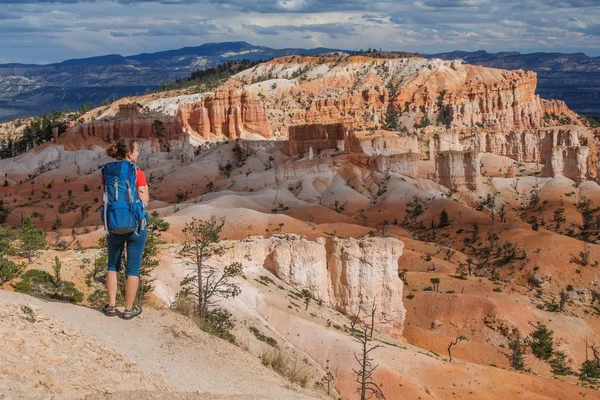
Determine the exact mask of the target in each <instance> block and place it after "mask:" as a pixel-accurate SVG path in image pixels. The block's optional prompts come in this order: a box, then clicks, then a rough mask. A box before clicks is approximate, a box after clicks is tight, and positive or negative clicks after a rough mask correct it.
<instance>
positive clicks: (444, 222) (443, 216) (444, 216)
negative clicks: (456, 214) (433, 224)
mask: <svg viewBox="0 0 600 400" xmlns="http://www.w3.org/2000/svg"><path fill="white" fill-rule="evenodd" d="M448 225H450V218H449V217H448V213H447V212H446V209H443V210H442V212H441V213H440V223H439V224H438V228H444V227H446V226H448Z"/></svg>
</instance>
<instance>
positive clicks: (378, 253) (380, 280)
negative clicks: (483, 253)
mask: <svg viewBox="0 0 600 400" xmlns="http://www.w3.org/2000/svg"><path fill="white" fill-rule="evenodd" d="M227 246H228V249H227V250H226V251H225V252H224V253H223V254H221V255H220V256H219V257H218V261H219V262H220V263H225V264H226V263H231V262H234V261H238V262H241V263H242V264H243V265H244V267H245V268H248V267H258V268H265V269H267V270H269V271H270V272H272V273H273V274H274V275H276V276H277V277H278V278H279V279H281V280H282V281H284V282H286V283H288V284H290V285H293V286H295V287H296V288H298V289H306V290H309V291H310V292H311V294H312V295H313V297H314V298H316V299H319V300H322V301H323V302H324V303H325V304H328V305H330V306H331V307H333V308H335V309H337V310H339V311H341V312H343V313H345V314H347V315H355V314H357V313H359V312H360V315H361V316H362V317H363V318H366V315H367V314H368V313H369V312H370V310H371V307H372V306H373V304H375V306H376V308H377V311H376V315H375V321H376V327H377V329H379V330H383V331H387V332H389V333H390V334H393V335H397V336H400V335H402V329H403V325H404V318H405V314H406V310H405V309H404V305H403V303H402V291H403V284H402V281H401V280H400V279H399V278H398V259H399V257H400V256H401V255H402V250H403V247H404V244H403V243H402V242H401V241H399V240H398V239H394V238H364V239H352V238H350V239H339V238H333V239H331V240H330V241H326V240H325V239H324V238H317V239H316V240H315V241H310V240H306V238H305V237H303V236H298V235H275V236H273V237H270V238H268V239H264V238H263V237H262V236H259V237H249V238H248V239H245V240H243V241H241V242H229V243H227Z"/></svg>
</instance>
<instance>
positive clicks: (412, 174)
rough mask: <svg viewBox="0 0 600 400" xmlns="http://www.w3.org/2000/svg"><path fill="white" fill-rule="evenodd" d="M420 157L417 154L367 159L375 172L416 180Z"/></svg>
mask: <svg viewBox="0 0 600 400" xmlns="http://www.w3.org/2000/svg"><path fill="white" fill-rule="evenodd" d="M420 158H421V157H420V156H419V154H417V153H403V154H394V155H391V156H375V157H370V158H369V165H370V166H371V167H372V168H373V169H374V170H375V171H377V172H380V173H386V172H392V173H396V174H400V175H405V176H408V177H409V178H413V179H416V178H418V177H419V163H418V161H419V160H420Z"/></svg>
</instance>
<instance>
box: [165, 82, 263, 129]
mask: <svg viewBox="0 0 600 400" xmlns="http://www.w3.org/2000/svg"><path fill="white" fill-rule="evenodd" d="M176 116H177V117H179V118H180V119H181V121H182V124H183V130H184V131H185V132H187V133H188V134H190V135H192V136H196V137H197V138H200V139H206V140H216V139H236V138H242V139H259V138H263V139H264V138H269V137H271V136H272V135H271V130H270V128H269V124H268V122H267V116H266V110H265V107H264V104H263V103H262V102H261V100H260V99H259V98H258V97H256V96H254V95H252V94H251V93H249V92H247V91H244V90H228V89H219V90H217V91H215V92H214V93H208V94H206V95H204V96H203V98H202V100H201V101H200V102H197V103H188V104H183V105H181V106H180V107H179V109H178V110H177V112H176Z"/></svg>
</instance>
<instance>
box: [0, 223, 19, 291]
mask: <svg viewBox="0 0 600 400" xmlns="http://www.w3.org/2000/svg"><path fill="white" fill-rule="evenodd" d="M12 242H13V238H12V230H11V229H9V228H4V227H1V226H0V286H1V285H3V284H4V283H6V282H8V281H10V280H12V279H15V278H18V277H19V276H20V275H21V272H22V271H23V268H24V267H25V266H24V265H23V264H15V263H14V262H13V261H11V260H9V259H8V258H7V257H6V256H9V255H13V254H15V253H16V249H15V248H14V247H13V244H12Z"/></svg>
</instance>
